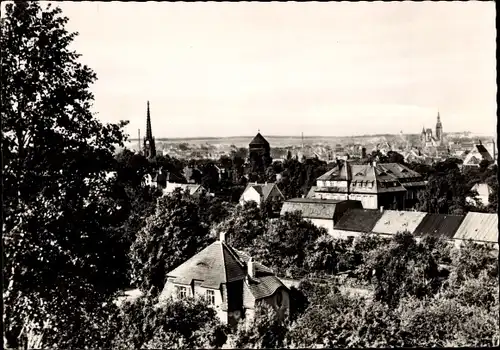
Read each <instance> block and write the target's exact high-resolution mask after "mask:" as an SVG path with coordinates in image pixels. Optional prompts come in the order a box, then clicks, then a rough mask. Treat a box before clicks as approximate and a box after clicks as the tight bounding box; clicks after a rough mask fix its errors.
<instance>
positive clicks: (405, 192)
mask: <svg viewBox="0 0 500 350" xmlns="http://www.w3.org/2000/svg"><path fill="white" fill-rule="evenodd" d="M425 185H426V182H425V181H424V180H423V177H422V176H421V175H420V174H419V173H417V172H415V171H413V170H411V169H409V168H407V167H406V166H404V165H401V164H398V163H383V164H379V163H377V162H372V163H371V164H351V163H350V162H342V161H339V162H337V164H336V166H335V167H334V168H333V169H331V170H329V171H328V172H326V173H325V174H323V175H321V176H320V177H319V178H318V179H317V180H316V186H313V187H312V188H311V190H310V191H309V193H308V194H307V198H320V199H335V200H348V199H349V200H357V201H360V202H361V203H362V205H363V208H364V209H378V208H380V207H385V208H388V209H399V210H401V209H408V208H412V207H413V206H414V205H415V203H416V202H417V194H418V192H419V191H421V190H423V189H424V188H425Z"/></svg>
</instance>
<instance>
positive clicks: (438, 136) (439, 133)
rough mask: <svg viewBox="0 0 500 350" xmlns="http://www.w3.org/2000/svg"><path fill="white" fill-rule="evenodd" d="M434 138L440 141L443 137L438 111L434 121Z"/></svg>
mask: <svg viewBox="0 0 500 350" xmlns="http://www.w3.org/2000/svg"><path fill="white" fill-rule="evenodd" d="M436 139H438V141H442V139H443V124H441V117H440V116H439V111H438V116H437V123H436Z"/></svg>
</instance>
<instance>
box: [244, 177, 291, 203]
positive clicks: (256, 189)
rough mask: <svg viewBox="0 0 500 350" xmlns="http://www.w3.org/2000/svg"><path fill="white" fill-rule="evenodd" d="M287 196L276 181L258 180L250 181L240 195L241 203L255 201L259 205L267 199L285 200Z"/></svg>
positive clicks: (274, 200)
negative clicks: (259, 181) (263, 181)
mask: <svg viewBox="0 0 500 350" xmlns="http://www.w3.org/2000/svg"><path fill="white" fill-rule="evenodd" d="M283 200H285V196H283V193H281V191H280V189H279V188H278V186H276V184H275V183H267V182H266V183H263V184H258V183H256V182H254V183H249V184H248V185H247V187H246V188H245V190H244V191H243V193H242V195H241V197H240V201H239V202H240V204H241V205H243V204H245V203H247V202H250V201H254V202H255V203H257V205H258V206H261V205H262V203H264V202H266V201H273V202H278V201H283Z"/></svg>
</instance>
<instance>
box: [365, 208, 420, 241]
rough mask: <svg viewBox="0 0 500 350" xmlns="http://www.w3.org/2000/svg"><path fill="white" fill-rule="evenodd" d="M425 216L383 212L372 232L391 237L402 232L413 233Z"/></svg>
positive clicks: (405, 212)
mask: <svg viewBox="0 0 500 350" xmlns="http://www.w3.org/2000/svg"><path fill="white" fill-rule="evenodd" d="M425 215H426V213H422V212H414V211H396V210H385V211H384V213H383V214H382V217H381V218H380V219H379V220H378V222H377V223H376V224H375V227H374V228H373V232H375V233H383V234H391V235H394V234H396V233H398V232H403V231H408V232H410V233H413V232H415V229H416V228H417V226H418V225H419V224H420V222H421V221H422V220H423V218H424V217H425Z"/></svg>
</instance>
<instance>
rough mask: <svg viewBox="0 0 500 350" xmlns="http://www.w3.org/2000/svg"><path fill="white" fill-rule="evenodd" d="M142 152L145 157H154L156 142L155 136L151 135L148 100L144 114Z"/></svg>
mask: <svg viewBox="0 0 500 350" xmlns="http://www.w3.org/2000/svg"><path fill="white" fill-rule="evenodd" d="M143 152H144V156H145V157H146V158H154V157H156V144H155V138H154V137H153V132H152V130H151V114H150V112H149V101H148V110H147V115H146V137H145V138H144V147H143Z"/></svg>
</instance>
